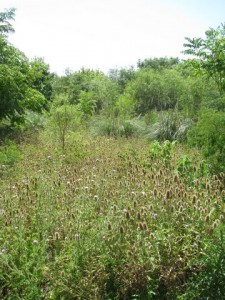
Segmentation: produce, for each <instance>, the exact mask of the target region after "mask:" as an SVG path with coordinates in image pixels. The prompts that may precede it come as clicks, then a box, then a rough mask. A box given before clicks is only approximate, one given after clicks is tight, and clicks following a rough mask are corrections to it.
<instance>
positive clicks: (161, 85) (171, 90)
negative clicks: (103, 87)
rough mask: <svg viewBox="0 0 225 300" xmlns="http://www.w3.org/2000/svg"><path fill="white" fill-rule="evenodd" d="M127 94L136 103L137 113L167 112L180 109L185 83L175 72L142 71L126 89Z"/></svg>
mask: <svg viewBox="0 0 225 300" xmlns="http://www.w3.org/2000/svg"><path fill="white" fill-rule="evenodd" d="M125 92H126V94H127V95H128V96H129V97H131V98H132V99H133V100H134V101H135V106H136V112H137V113H138V114H142V115H144V114H146V113H147V112H148V111H150V110H153V109H156V110H167V109H172V108H175V107H176V106H178V107H179V105H180V103H181V101H182V99H183V96H184V94H185V81H184V79H183V78H182V77H181V76H180V75H179V73H178V72H177V71H175V70H164V71H162V72H160V73H159V72H155V71H152V70H142V71H139V72H138V73H137V76H136V79H135V80H133V81H131V82H130V83H129V84H128V85H127V88H126V91H125Z"/></svg>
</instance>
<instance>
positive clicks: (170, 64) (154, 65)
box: [138, 57, 180, 70]
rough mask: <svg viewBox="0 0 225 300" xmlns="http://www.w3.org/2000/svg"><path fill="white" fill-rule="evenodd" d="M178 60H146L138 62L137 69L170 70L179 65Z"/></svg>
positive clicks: (175, 58)
mask: <svg viewBox="0 0 225 300" xmlns="http://www.w3.org/2000/svg"><path fill="white" fill-rule="evenodd" d="M179 63H180V60H179V58H178V57H170V58H168V57H160V58H147V59H144V60H142V61H141V60H139V61H138V68H139V69H153V70H164V69H171V68H174V67H175V66H177V65H179Z"/></svg>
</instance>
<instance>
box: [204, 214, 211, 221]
mask: <svg viewBox="0 0 225 300" xmlns="http://www.w3.org/2000/svg"><path fill="white" fill-rule="evenodd" d="M209 219H210V215H209V214H208V215H207V216H206V217H205V222H206V223H209Z"/></svg>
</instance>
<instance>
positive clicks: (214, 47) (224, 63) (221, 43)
mask: <svg viewBox="0 0 225 300" xmlns="http://www.w3.org/2000/svg"><path fill="white" fill-rule="evenodd" d="M186 41H187V43H185V44H184V47H185V48H186V49H185V50H184V53H185V54H189V55H192V56H194V59H191V60H189V61H188V64H190V65H191V66H192V68H193V70H195V72H196V73H197V74H199V73H201V74H205V75H207V77H209V78H212V79H213V80H214V82H215V83H216V85H217V88H218V91H219V93H220V95H223V94H224V92H225V23H224V24H221V26H219V27H218V28H217V29H213V28H210V29H209V30H207V31H206V32H205V38H204V39H203V38H189V37H186Z"/></svg>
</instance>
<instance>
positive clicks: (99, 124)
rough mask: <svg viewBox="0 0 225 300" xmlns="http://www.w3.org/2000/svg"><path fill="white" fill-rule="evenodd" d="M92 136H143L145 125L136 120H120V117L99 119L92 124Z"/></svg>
mask: <svg viewBox="0 0 225 300" xmlns="http://www.w3.org/2000/svg"><path fill="white" fill-rule="evenodd" d="M91 127H92V133H93V134H94V135H103V136H104V135H105V136H111V137H115V138H118V137H126V138H128V137H131V136H136V135H140V134H143V133H144V131H145V123H144V122H142V121H141V120H140V119H138V118H133V119H131V120H129V119H127V120H126V119H125V120H124V119H122V118H120V117H110V118H99V119H96V120H95V121H94V123H93V124H92V126H91Z"/></svg>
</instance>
